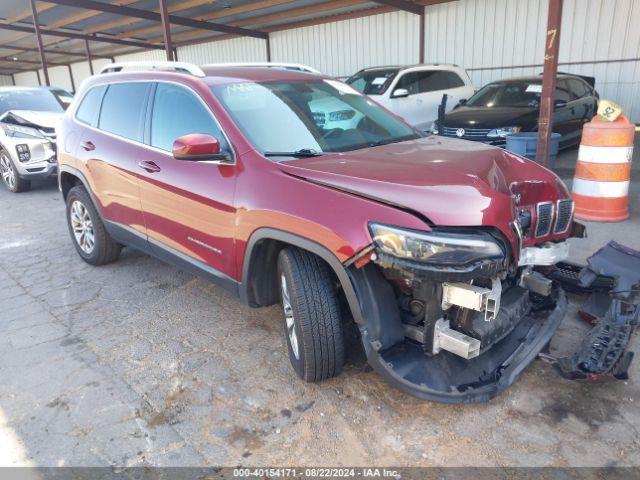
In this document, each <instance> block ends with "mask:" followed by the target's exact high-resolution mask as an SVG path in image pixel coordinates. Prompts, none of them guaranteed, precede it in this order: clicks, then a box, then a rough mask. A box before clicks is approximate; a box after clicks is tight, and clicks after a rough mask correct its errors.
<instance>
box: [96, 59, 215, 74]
mask: <svg viewBox="0 0 640 480" xmlns="http://www.w3.org/2000/svg"><path fill="white" fill-rule="evenodd" d="M123 70H134V71H135V70H162V71H168V72H178V73H188V74H190V75H193V76H195V77H205V76H206V75H205V74H204V72H203V71H202V69H201V68H200V67H198V66H197V65H194V64H193V63H187V62H167V61H164V62H163V61H153V62H116V63H110V64H108V65H105V66H104V67H102V68H101V69H100V74H103V73H114V72H121V71H123Z"/></svg>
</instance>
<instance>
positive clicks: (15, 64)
mask: <svg viewBox="0 0 640 480" xmlns="http://www.w3.org/2000/svg"><path fill="white" fill-rule="evenodd" d="M567 2H568V4H569V10H570V12H569V15H572V14H574V11H575V10H577V9H578V6H577V5H576V6H574V5H573V4H575V3H576V2H575V0H567ZM582 3H587V4H594V5H595V4H602V3H603V2H602V0H585V2H582ZM611 3H616V4H623V3H626V4H630V5H631V4H635V0H624V1H622V0H620V1H619V0H614V2H611ZM440 4H447V5H446V6H445V5H440ZM562 4H563V0H546V1H545V0H532V1H531V2H523V1H521V0H487V1H483V2H480V1H477V2H476V1H474V0H377V1H367V0H328V1H318V0H257V1H247V0H46V1H45V0H19V1H15V2H3V3H2V5H0V76H1V75H6V76H7V78H9V77H10V78H11V79H12V80H11V82H12V83H14V84H16V83H17V84H23V83H24V82H22V81H18V80H16V75H19V74H21V73H25V72H34V75H35V76H37V83H38V84H40V85H49V84H54V85H55V84H56V82H52V81H51V79H50V78H49V77H50V75H49V71H50V70H52V69H53V68H57V72H58V78H59V77H60V75H64V76H65V77H66V78H65V81H64V83H65V84H67V85H69V86H70V87H71V90H75V89H76V87H77V86H78V85H79V83H80V81H81V80H82V79H83V78H84V77H86V76H87V75H88V74H93V73H94V70H95V68H96V64H97V66H102V65H104V62H108V61H115V60H114V59H116V57H119V58H118V60H130V59H133V60H161V59H169V60H174V59H175V60H183V61H195V63H206V62H207V61H209V62H210V61H212V60H213V61H229V59H223V60H219V59H218V58H219V56H216V55H209V56H207V57H206V59H203V60H201V59H200V57H198V56H197V55H187V56H186V57H187V58H183V55H182V54H181V53H180V52H181V50H185V49H188V48H189V47H197V46H198V45H205V44H207V45H209V44H212V43H218V44H220V45H222V44H224V43H225V41H232V40H239V41H240V40H246V42H245V43H242V44H239V43H235V44H233V45H231V46H230V47H229V49H235V51H236V52H237V51H240V50H243V49H251V50H252V51H251V53H249V54H239V55H234V56H233V59H232V61H238V60H245V59H246V57H247V56H249V57H252V58H251V60H254V61H255V60H258V58H257V57H260V58H259V60H262V61H271V60H272V59H274V60H276V61H281V57H282V55H274V51H277V49H278V47H274V46H273V37H274V34H275V33H276V32H278V33H282V32H286V31H291V32H294V31H295V32H300V31H301V30H302V29H304V27H311V28H317V27H319V26H321V25H323V24H324V25H329V24H331V25H335V24H337V23H339V22H341V21H349V20H362V19H365V18H367V17H368V18H374V17H375V18H378V17H382V16H384V15H383V14H393V13H394V12H397V13H400V14H402V15H405V18H407V17H408V18H409V20H406V21H404V22H398V26H396V30H393V28H392V29H391V30H390V29H389V26H388V25H386V24H385V25H377V24H375V21H374V20H371V23H372V25H374V26H372V27H371V28H370V32H369V36H371V38H370V39H369V43H371V49H374V48H378V49H380V48H386V47H381V46H380V45H379V44H378V42H379V43H384V42H385V40H387V41H388V38H389V37H391V36H395V37H396V38H400V40H396V43H398V47H397V50H398V55H395V56H390V58H389V59H390V60H391V63H393V64H401V63H416V62H419V63H422V62H424V61H436V62H441V61H443V60H444V59H443V58H441V57H440V55H438V57H434V55H433V53H434V52H433V50H434V47H433V44H434V43H435V44H438V43H440V42H441V40H440V39H437V38H436V39H433V38H432V36H431V31H433V28H432V27H433V24H432V23H429V24H426V21H425V17H426V13H425V12H426V10H425V8H427V9H432V10H431V11H432V12H433V8H435V6H442V7H443V8H444V9H447V13H446V19H449V18H450V16H451V14H453V15H454V19H455V22H456V25H455V30H461V29H463V30H465V31H473V34H472V35H475V34H476V32H477V31H478V30H479V29H480V30H482V34H483V35H484V36H485V37H487V36H494V37H495V36H496V33H495V29H496V28H502V29H504V30H507V29H508V25H502V26H501V25H499V24H498V22H499V18H500V15H503V14H504V15H505V16H504V17H503V18H504V20H505V22H508V24H514V23H515V19H516V18H517V17H518V15H517V14H513V13H512V14H511V15H509V13H508V11H509V10H511V11H512V12H513V10H512V9H514V8H516V9H517V10H518V11H523V12H524V10H525V9H526V10H527V12H525V13H523V16H524V17H526V16H527V15H526V13H528V10H529V9H530V8H531V9H533V7H530V6H535V12H536V13H534V15H535V17H534V18H531V19H528V20H527V22H529V23H534V24H535V25H534V26H533V27H527V29H531V28H534V29H535V30H536V33H535V35H536V38H535V40H536V43H541V40H542V41H544V43H545V49H544V57H542V56H541V55H540V54H542V52H541V51H540V52H537V53H536V55H537V56H536V57H535V58H536V60H535V64H531V63H529V64H527V62H524V61H523V62H521V63H518V61H517V60H516V56H515V55H513V57H512V61H511V64H512V65H515V66H509V67H507V68H511V69H515V68H520V70H522V71H524V70H525V68H527V69H529V70H531V69H533V68H536V69H538V70H537V71H542V62H543V59H544V70H545V72H546V73H547V75H545V82H544V83H545V86H544V88H543V102H542V109H541V110H542V111H541V120H540V126H541V128H540V140H541V144H542V148H541V149H539V152H540V155H541V156H540V160H541V161H543V162H544V160H545V159H546V158H547V149H546V145H547V142H546V139H547V138H548V137H549V135H550V133H551V128H550V123H551V114H552V108H551V105H553V98H552V95H553V93H554V83H555V82H554V80H555V72H556V70H557V65H558V56H559V55H558V54H559V46H560V43H561V42H560V25H561V23H562V22H561V19H562ZM596 7H598V5H596ZM589 8H591V7H589ZM625 8H628V9H630V10H633V8H634V7H633V5H631V6H627V7H624V6H623V8H616V7H614V8H613V10H614V12H616V11H618V13H620V12H622V14H623V15H624V12H623V11H624V9H625ZM467 10H468V11H467ZM505 11H506V12H507V13H503V12H505ZM594 11H595V10H594ZM596 12H597V13H599V14H602V13H603V6H602V5H599V11H596ZM460 13H462V15H464V17H462V16H460ZM469 13H473V14H474V16H475V19H474V20H476V21H475V22H474V23H471V24H470V23H469V21H468V18H469V17H468V15H469ZM538 13H541V14H538ZM588 13H591V12H588ZM614 14H615V13H614ZM487 15H489V17H490V16H491V15H494V16H495V17H496V18H495V20H494V21H495V24H494V25H493V30H494V31H491V30H490V28H491V24H490V23H488V20H487V18H489V17H488V16H487ZM586 15H587V16H588V14H586ZM510 17H513V19H512V20H511V21H510ZM629 18H631V17H630V16H629ZM545 20H546V22H545ZM478 22H479V23H480V27H478V26H477V25H476V23H478ZM545 23H546V24H547V29H546V31H545V30H544V26H545ZM407 26H408V27H409V28H408V29H407V30H404V31H403V30H402V29H403V28H406V27H407ZM449 27H450V25H448V24H447V25H446V26H445V28H446V29H449ZM377 29H379V31H377ZM372 32H373V33H372ZM438 32H439V31H438ZM544 32H546V35H545V33H544ZM360 33H361V32H351V33H349V32H343V35H346V36H348V35H351V38H352V39H353V37H354V36H355V35H358V34H360ZM446 33H447V35H449V32H448V31H447V32H446ZM378 34H379V36H380V38H381V39H382V41H380V39H379V38H377V35H378ZM292 35H295V34H292ZM525 35H526V32H524V30H523V32H522V36H523V37H524V36H525ZM414 37H415V38H414ZM425 37H426V38H425ZM541 37H542V38H541ZM408 39H411V40H408ZM456 40H457V39H456ZM474 40H475V38H474ZM631 40H632V41H631V42H630V44H633V43H634V42H633V39H631ZM330 41H331V39H330V38H327V40H326V42H327V43H328V42H330ZM342 42H343V43H342V44H341V43H340V41H337V40H336V41H334V42H333V44H331V45H330V46H329V45H327V46H326V50H327V52H326V54H325V55H327V56H328V55H332V56H334V57H340V56H342V57H352V58H353V57H354V56H356V55H360V54H361V52H355V48H352V49H350V47H349V46H347V45H346V43H345V42H344V40H342ZM442 42H443V43H444V41H442ZM290 43H292V44H295V43H296V40H295V38H293V39H291V41H290ZM408 43H412V44H413V45H411V46H410V45H405V44H408ZM374 44H376V45H374ZM321 47H322V48H323V49H324V47H325V46H324V45H322V46H321ZM411 47H413V49H414V53H413V54H411V55H408V54H407V55H404V52H405V51H408V50H411ZM531 47H532V46H531V45H527V47H526V48H531ZM290 48H292V49H295V48H296V46H295V45H293V46H290ZM359 48H364V49H366V48H368V47H366V46H365V47H359ZM447 48H448V49H450V50H456V51H461V50H468V49H471V50H473V51H474V55H477V56H479V57H480V58H484V57H486V56H487V52H486V51H481V50H477V51H476V49H474V46H473V45H467V44H460V45H458V44H454V45H451V46H449V45H447ZM426 50H429V51H428V52H427V51H426ZM535 50H539V49H538V48H536V49H535ZM289 53H291V52H289ZM123 55H124V56H125V58H122V56H123ZM457 55H458V54H457V53H456V56H457ZM488 55H489V56H491V55H492V52H490V53H489V54H488ZM289 56H293V57H297V58H299V57H300V56H301V55H289ZM447 56H449V54H448V53H447V54H446V55H445V57H447ZM633 56H634V57H639V56H640V52H638V53H636V54H634V55H633ZM132 57H133V58H132ZM274 57H275V58H274ZM297 58H296V61H302V59H301V60H297ZM465 58H466V54H465ZM409 59H410V60H409ZM589 60H590V59H589ZM627 60H629V59H623V61H627ZM631 60H634V59H631ZM637 60H638V58H635V60H634V61H637ZM503 61H505V62H506V61H507V60H506V59H504V58H503ZM605 61H607V60H605ZM616 61H617V60H616ZM78 62H82V64H83V65H85V66H86V67H83V70H82V71H80V69H79V67H78V65H79V63H78ZM598 62H600V61H599V60H598ZM598 62H591V61H588V62H586V63H587V64H590V65H591V64H594V63H598ZM352 63H353V62H352ZM457 63H460V64H461V65H462V66H463V67H466V68H469V67H470V65H466V64H465V63H466V62H464V63H461V62H457ZM581 63H584V62H574V63H564V64H563V65H575V66H576V68H578V67H579V65H580V64H581ZM518 65H519V66H518ZM315 66H316V68H318V66H317V65H315ZM363 66H374V65H371V64H368V65H363ZM471 66H472V65H471ZM62 69H65V70H64V73H60V72H61V70H62ZM321 69H322V68H321ZM322 70H323V71H324V69H322ZM471 70H474V69H471ZM325 73H328V74H335V72H331V71H326V72H325ZM350 73H353V72H350ZM505 73H507V72H506V71H505ZM0 83H1V82H0ZM58 83H60V82H58ZM627 84H628V82H627ZM476 86H477V87H479V86H481V85H476Z"/></svg>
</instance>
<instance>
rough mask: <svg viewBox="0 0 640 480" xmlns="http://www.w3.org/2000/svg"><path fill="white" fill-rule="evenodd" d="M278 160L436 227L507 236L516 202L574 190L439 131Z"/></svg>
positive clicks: (299, 173)
mask: <svg viewBox="0 0 640 480" xmlns="http://www.w3.org/2000/svg"><path fill="white" fill-rule="evenodd" d="M277 165H278V167H279V168H280V169H281V170H282V171H284V172H286V173H288V174H290V175H294V176H296V177H300V178H304V179H306V180H309V181H312V182H314V183H318V184H322V185H326V186H329V187H332V188H336V189H340V190H343V191H346V192H350V193H353V194H356V195H360V196H363V197H366V198H370V199H373V200H376V201H381V202H384V203H386V204H390V205H394V206H396V207H399V208H402V209H405V210H410V211H413V212H416V213H418V214H420V215H421V216H423V217H426V219H428V220H429V221H430V222H432V223H433V224H435V225H441V226H481V225H490V226H496V227H498V228H500V229H501V230H503V232H505V234H507V235H509V234H508V233H507V232H510V231H511V228H510V227H509V224H510V222H511V221H512V220H513V218H514V209H515V202H516V201H517V200H516V199H518V200H519V201H520V202H522V203H521V204H525V203H526V204H535V203H536V202H539V201H543V200H544V201H554V200H557V199H560V198H566V197H567V195H568V194H567V191H566V188H565V187H564V186H563V185H562V183H561V182H560V181H559V180H558V179H557V177H556V176H555V174H553V173H552V172H550V171H548V170H546V169H545V168H542V167H540V166H539V165H537V164H535V163H533V162H530V161H529V160H526V159H523V158H521V157H518V156H516V155H513V154H510V153H509V152H506V151H504V150H502V149H500V148H496V147H491V146H487V145H483V144H479V143H475V142H468V141H464V140H457V139H448V138H443V137H436V136H431V137H427V138H421V139H417V140H412V141H408V142H402V143H396V144H390V145H383V146H379V147H372V148H366V149H362V150H357V151H354V152H346V153H341V154H336V155H325V156H320V157H314V158H305V159H295V160H291V161H283V162H279V163H278V164H277ZM371 220H372V221H375V219H374V218H372V219H371Z"/></svg>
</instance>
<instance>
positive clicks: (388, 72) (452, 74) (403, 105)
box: [347, 64, 475, 131]
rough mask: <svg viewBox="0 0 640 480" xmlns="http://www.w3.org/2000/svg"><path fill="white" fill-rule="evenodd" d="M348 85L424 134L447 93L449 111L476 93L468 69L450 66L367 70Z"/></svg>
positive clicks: (349, 81)
mask: <svg viewBox="0 0 640 480" xmlns="http://www.w3.org/2000/svg"><path fill="white" fill-rule="evenodd" d="M347 83H348V84H349V85H351V86H352V87H353V88H355V89H356V90H359V91H360V92H363V93H365V94H366V95H369V96H370V97H371V98H372V99H374V100H375V101H376V102H378V103H380V104H381V105H383V106H385V107H386V108H388V109H389V110H391V111H392V112H393V113H395V114H396V115H399V116H400V117H402V118H404V120H405V121H407V122H408V123H410V124H411V125H413V126H414V127H416V128H418V129H420V130H423V131H428V130H430V129H431V126H432V124H433V122H434V121H435V120H436V119H437V118H438V107H439V106H440V103H441V102H442V95H443V94H445V93H446V94H447V95H448V96H449V98H448V100H447V108H446V111H447V112H448V111H450V110H451V109H453V107H455V106H456V105H457V104H458V103H459V102H460V101H461V100H467V99H468V98H469V97H471V95H473V94H474V93H475V89H474V88H473V85H472V83H471V79H470V78H469V75H468V74H467V72H466V71H465V70H464V68H461V67H458V66H457V65H447V64H431V65H414V66H407V67H373V68H365V69H364V70H360V71H359V72H358V73H356V74H354V75H353V76H351V77H350V78H349V79H348V80H347Z"/></svg>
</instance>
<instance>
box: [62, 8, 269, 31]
mask: <svg viewBox="0 0 640 480" xmlns="http://www.w3.org/2000/svg"><path fill="white" fill-rule="evenodd" d="M51 3H55V4H57V5H65V6H67V7H77V8H84V9H87V10H97V11H99V12H106V13H113V14H116V15H125V16H129V17H134V18H142V19H144V20H152V21H155V22H161V21H162V17H161V15H160V14H159V13H157V12H152V11H149V10H142V9H139V8H133V7H122V6H119V5H111V4H108V3H102V2H96V1H94V0H51ZM168 18H169V22H170V23H173V24H174V25H182V26H184V27H191V28H198V29H200V30H210V31H214V32H222V33H229V34H233V35H242V36H245V37H254V38H262V39H266V38H267V34H266V33H265V32H260V31H258V30H249V29H246V28H239V27H232V26H229V25H223V24H221V23H213V22H205V21H203V20H194V19H192V18H187V17H180V16H178V15H168Z"/></svg>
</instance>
